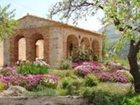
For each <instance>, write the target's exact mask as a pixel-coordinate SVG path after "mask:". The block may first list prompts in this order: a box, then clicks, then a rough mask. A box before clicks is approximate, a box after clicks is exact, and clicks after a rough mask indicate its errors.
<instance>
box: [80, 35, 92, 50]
mask: <svg viewBox="0 0 140 105" xmlns="http://www.w3.org/2000/svg"><path fill="white" fill-rule="evenodd" d="M80 46H81V47H82V49H83V50H86V49H89V48H90V41H89V39H88V38H86V37H83V38H82V40H81V42H80Z"/></svg>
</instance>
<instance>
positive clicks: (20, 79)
mask: <svg viewBox="0 0 140 105" xmlns="http://www.w3.org/2000/svg"><path fill="white" fill-rule="evenodd" d="M43 78H44V76H43V75H26V76H23V75H16V76H0V80H1V81H2V82H3V83H4V84H5V88H8V87H9V86H10V85H19V86H23V87H25V88H26V89H30V88H33V87H36V86H37V85H38V84H39V83H40V82H41V81H42V80H43Z"/></svg>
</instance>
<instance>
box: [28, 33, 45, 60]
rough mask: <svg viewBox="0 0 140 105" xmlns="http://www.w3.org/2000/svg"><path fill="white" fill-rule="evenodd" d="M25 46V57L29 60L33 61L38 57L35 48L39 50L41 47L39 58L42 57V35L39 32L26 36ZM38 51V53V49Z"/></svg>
mask: <svg viewBox="0 0 140 105" xmlns="http://www.w3.org/2000/svg"><path fill="white" fill-rule="evenodd" d="M38 45H39V46H38ZM27 46H28V47H27V57H28V60H29V61H35V60H36V58H38V57H37V49H38V51H39V49H41V48H43V49H42V51H41V54H42V57H41V56H39V59H44V37H43V35H42V34H39V33H36V34H32V35H31V36H30V37H29V38H28V42H27ZM37 47H38V48H37ZM38 53H40V51H39V52H38Z"/></svg>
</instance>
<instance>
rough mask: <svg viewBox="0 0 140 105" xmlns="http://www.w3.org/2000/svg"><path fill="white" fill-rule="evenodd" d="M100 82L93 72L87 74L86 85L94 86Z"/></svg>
mask: <svg viewBox="0 0 140 105" xmlns="http://www.w3.org/2000/svg"><path fill="white" fill-rule="evenodd" d="M98 82H99V80H98V78H97V77H96V76H95V75H93V74H88V75H86V76H85V79H84V85H85V86H88V87H93V86H96V85H97V84H98Z"/></svg>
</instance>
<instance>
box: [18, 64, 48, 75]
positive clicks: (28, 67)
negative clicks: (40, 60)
mask: <svg viewBox="0 0 140 105" xmlns="http://www.w3.org/2000/svg"><path fill="white" fill-rule="evenodd" d="M17 72H18V73H21V74H24V75H27V74H45V73H48V67H47V66H41V65H35V64H24V65H21V66H19V67H18V70H17Z"/></svg>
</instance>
